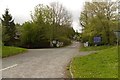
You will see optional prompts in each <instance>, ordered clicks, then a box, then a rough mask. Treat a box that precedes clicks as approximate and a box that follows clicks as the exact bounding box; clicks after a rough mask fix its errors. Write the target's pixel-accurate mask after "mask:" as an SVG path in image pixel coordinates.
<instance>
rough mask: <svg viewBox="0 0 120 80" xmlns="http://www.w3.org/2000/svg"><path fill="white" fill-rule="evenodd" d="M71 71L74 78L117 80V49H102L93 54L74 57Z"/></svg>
mask: <svg viewBox="0 0 120 80" xmlns="http://www.w3.org/2000/svg"><path fill="white" fill-rule="evenodd" d="M93 48H94V47H93ZM94 49H95V48H94ZM97 49H98V48H97ZM97 49H95V50H97ZM71 71H72V73H73V77H74V78H118V54H117V48H116V47H111V48H107V49H104V47H103V50H100V51H98V52H96V53H95V54H90V55H88V56H81V57H75V58H74V59H73V60H72V63H71Z"/></svg>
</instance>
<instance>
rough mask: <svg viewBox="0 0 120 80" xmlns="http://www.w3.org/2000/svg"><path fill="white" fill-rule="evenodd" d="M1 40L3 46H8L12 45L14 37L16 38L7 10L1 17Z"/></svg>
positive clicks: (12, 21) (13, 25) (12, 22)
mask: <svg viewBox="0 0 120 80" xmlns="http://www.w3.org/2000/svg"><path fill="white" fill-rule="evenodd" d="M2 17H3V19H1V22H2V31H3V34H2V40H3V43H4V45H6V46H10V45H13V44H14V41H15V36H16V28H15V24H14V20H12V16H11V15H10V14H9V10H8V9H6V10H5V14H4V15H2Z"/></svg>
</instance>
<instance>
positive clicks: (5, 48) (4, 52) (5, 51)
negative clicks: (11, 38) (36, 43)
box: [2, 46, 27, 58]
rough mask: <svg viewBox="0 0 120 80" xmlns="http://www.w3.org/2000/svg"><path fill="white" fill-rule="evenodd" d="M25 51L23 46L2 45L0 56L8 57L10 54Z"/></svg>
mask: <svg viewBox="0 0 120 80" xmlns="http://www.w3.org/2000/svg"><path fill="white" fill-rule="evenodd" d="M25 51H27V50H26V49H24V48H19V47H10V46H3V47H2V58H4V57H9V56H12V55H16V54H20V53H23V52H25Z"/></svg>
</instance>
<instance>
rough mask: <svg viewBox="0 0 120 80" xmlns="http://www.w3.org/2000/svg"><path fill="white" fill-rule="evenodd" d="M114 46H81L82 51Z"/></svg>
mask: <svg viewBox="0 0 120 80" xmlns="http://www.w3.org/2000/svg"><path fill="white" fill-rule="evenodd" d="M110 47H112V46H89V47H83V46H82V47H81V48H80V51H98V50H103V49H107V48H110Z"/></svg>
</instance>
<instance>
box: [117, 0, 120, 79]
mask: <svg viewBox="0 0 120 80" xmlns="http://www.w3.org/2000/svg"><path fill="white" fill-rule="evenodd" d="M119 30H120V0H118V35H117V37H118V38H117V48H118V50H117V51H118V78H120V74H119V71H120V64H119V62H120V52H119V34H120V32H119Z"/></svg>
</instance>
